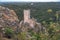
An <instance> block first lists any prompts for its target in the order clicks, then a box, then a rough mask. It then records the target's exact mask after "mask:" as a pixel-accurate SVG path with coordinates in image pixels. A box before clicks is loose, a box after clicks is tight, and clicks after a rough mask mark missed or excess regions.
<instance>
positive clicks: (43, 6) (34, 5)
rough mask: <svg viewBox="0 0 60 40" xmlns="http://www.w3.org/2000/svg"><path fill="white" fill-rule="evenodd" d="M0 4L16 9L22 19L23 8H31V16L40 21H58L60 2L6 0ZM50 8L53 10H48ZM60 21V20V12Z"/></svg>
mask: <svg viewBox="0 0 60 40" xmlns="http://www.w3.org/2000/svg"><path fill="white" fill-rule="evenodd" d="M0 5H1V6H4V7H8V8H10V9H13V10H15V12H16V13H17V15H18V17H19V19H20V20H22V19H23V10H24V9H31V16H32V17H34V18H36V19H37V21H38V22H42V21H46V22H50V21H52V22H56V21H57V20H56V16H55V14H56V11H59V10H60V2H29V3H28V2H5V3H0ZM49 9H51V10H52V12H51V13H49V12H47V11H48V10H49ZM20 17H21V18H20ZM50 19H51V20H50ZM58 21H59V22H60V14H59V20H58Z"/></svg>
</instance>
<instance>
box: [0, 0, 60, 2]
mask: <svg viewBox="0 0 60 40" xmlns="http://www.w3.org/2000/svg"><path fill="white" fill-rule="evenodd" d="M57 1H59V0H0V2H57Z"/></svg>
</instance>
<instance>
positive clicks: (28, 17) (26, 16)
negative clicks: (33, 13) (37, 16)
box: [24, 9, 30, 23]
mask: <svg viewBox="0 0 60 40" xmlns="http://www.w3.org/2000/svg"><path fill="white" fill-rule="evenodd" d="M29 19H30V10H29V9H28V10H24V23H26V22H28V21H29Z"/></svg>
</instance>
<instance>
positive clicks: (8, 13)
mask: <svg viewBox="0 0 60 40" xmlns="http://www.w3.org/2000/svg"><path fill="white" fill-rule="evenodd" d="M18 22H19V19H18V17H17V15H16V13H15V12H14V10H10V9H9V8H6V7H2V6H0V27H5V26H9V27H15V26H17V24H18Z"/></svg>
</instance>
